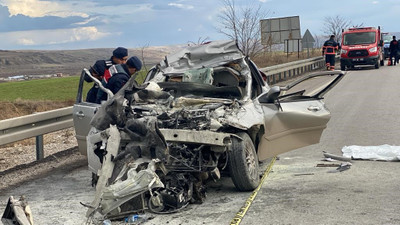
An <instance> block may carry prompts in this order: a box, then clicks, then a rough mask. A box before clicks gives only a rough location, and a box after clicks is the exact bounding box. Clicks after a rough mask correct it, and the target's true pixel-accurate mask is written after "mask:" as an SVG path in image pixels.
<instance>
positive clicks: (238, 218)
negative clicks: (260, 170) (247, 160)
mask: <svg viewBox="0 0 400 225" xmlns="http://www.w3.org/2000/svg"><path fill="white" fill-rule="evenodd" d="M275 160H276V157H274V158H272V160H271V162H270V163H269V165H268V167H267V169H266V170H265V171H264V174H263V176H262V178H261V180H260V184H258V187H257V188H256V189H255V190H254V191H253V193H251V195H250V197H249V198H248V199H247V200H246V202H245V203H244V205H243V206H242V207H241V208H240V209H239V211H238V212H237V213H236V215H235V217H234V218H233V219H232V221H231V223H230V224H231V225H238V224H240V222H241V221H242V219H243V217H244V216H245V215H246V212H247V210H248V209H249V208H250V205H251V204H252V203H253V201H254V199H255V198H256V196H257V194H258V191H259V190H260V189H261V186H262V185H263V183H264V180H265V178H267V176H268V174H269V172H270V171H271V169H272V166H273V165H274V162H275Z"/></svg>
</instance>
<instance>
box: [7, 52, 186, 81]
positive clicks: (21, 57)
mask: <svg viewBox="0 0 400 225" xmlns="http://www.w3.org/2000/svg"><path fill="white" fill-rule="evenodd" d="M181 47H182V46H152V47H147V48H145V49H144V51H143V52H144V61H145V64H146V65H148V66H152V65H154V64H156V63H158V62H159V61H161V60H162V59H163V58H164V56H165V55H167V54H169V53H171V52H175V51H177V50H179V49H180V48H181ZM113 50H114V48H97V49H80V50H38V51H36V50H18V51H5V50H0V77H9V76H16V75H42V74H55V73H63V74H64V75H78V74H80V72H81V71H82V68H89V67H90V66H91V65H93V63H94V62H95V61H96V60H98V59H109V58H110V56H111V55H112V51H113ZM129 55H136V56H138V57H139V58H142V50H141V49H129Z"/></svg>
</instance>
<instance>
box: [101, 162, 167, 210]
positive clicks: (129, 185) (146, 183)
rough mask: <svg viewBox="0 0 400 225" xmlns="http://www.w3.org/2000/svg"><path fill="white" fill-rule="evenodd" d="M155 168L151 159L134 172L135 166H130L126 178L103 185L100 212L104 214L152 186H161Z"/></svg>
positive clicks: (152, 187) (149, 189)
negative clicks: (142, 168) (106, 185)
mask: <svg viewBox="0 0 400 225" xmlns="http://www.w3.org/2000/svg"><path fill="white" fill-rule="evenodd" d="M155 170H156V166H155V160H152V161H151V162H150V163H149V165H148V167H147V169H144V170H140V171H139V172H136V167H133V168H130V169H129V171H128V173H127V176H128V177H127V179H126V180H124V181H121V180H119V181H117V182H115V183H114V184H111V185H109V186H108V187H105V188H104V190H103V194H102V201H101V213H102V214H103V215H106V214H107V213H109V212H111V211H112V210H114V209H115V208H117V207H119V206H121V205H122V204H123V203H125V202H127V201H129V200H130V199H132V198H135V197H136V196H138V195H140V194H142V193H144V192H146V191H150V192H151V190H152V189H154V188H163V187H164V184H163V183H162V182H161V180H160V178H159V177H158V175H157V174H156V173H155Z"/></svg>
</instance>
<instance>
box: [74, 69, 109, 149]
mask: <svg viewBox="0 0 400 225" xmlns="http://www.w3.org/2000/svg"><path fill="white" fill-rule="evenodd" d="M86 74H87V75H88V76H89V77H91V78H92V80H93V81H95V82H96V83H97V84H98V85H99V86H100V88H102V90H103V91H105V92H106V93H107V95H108V98H111V97H112V95H113V94H112V92H111V91H110V90H108V89H105V88H104V87H102V85H101V83H100V81H98V80H97V79H96V78H94V77H92V76H91V75H90V72H89V71H88V70H87V69H83V71H82V74H81V77H80V80H79V85H78V92H77V96H76V102H75V104H74V106H73V110H72V111H73V112H72V113H73V114H72V118H73V121H74V128H75V137H76V140H77V142H78V148H79V152H80V153H81V154H83V155H87V142H86V137H87V135H88V133H89V131H90V129H91V125H90V121H91V120H92V118H93V116H94V114H95V113H96V112H97V110H98V108H99V107H100V106H101V105H100V104H96V103H91V102H85V101H83V93H82V92H83V85H84V76H85V75H86Z"/></svg>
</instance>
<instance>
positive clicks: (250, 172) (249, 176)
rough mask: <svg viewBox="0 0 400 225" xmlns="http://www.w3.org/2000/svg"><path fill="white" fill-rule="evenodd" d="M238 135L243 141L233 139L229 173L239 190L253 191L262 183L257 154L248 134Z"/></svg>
mask: <svg viewBox="0 0 400 225" xmlns="http://www.w3.org/2000/svg"><path fill="white" fill-rule="evenodd" d="M237 135H238V136H239V137H241V138H242V139H243V140H240V139H238V138H233V139H232V151H229V153H228V161H229V172H230V175H231V178H232V181H233V184H234V185H235V187H236V189H237V190H239V191H252V190H254V189H255V188H256V187H257V186H258V183H259V182H260V176H259V174H258V168H259V165H258V157H257V153H256V150H255V147H254V144H253V141H252V140H251V138H250V136H249V135H248V134H247V133H245V132H240V133H238V134H237Z"/></svg>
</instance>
